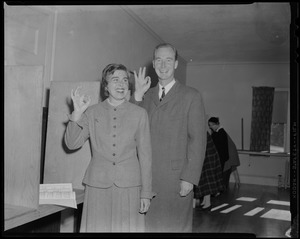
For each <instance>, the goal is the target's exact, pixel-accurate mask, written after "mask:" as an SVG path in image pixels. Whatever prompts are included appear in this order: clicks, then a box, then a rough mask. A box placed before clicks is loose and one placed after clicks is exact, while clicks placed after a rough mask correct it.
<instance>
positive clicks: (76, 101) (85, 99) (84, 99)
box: [71, 86, 91, 121]
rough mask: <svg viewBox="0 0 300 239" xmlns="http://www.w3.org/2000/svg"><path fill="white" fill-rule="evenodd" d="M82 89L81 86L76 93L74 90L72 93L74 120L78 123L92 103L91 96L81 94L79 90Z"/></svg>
mask: <svg viewBox="0 0 300 239" xmlns="http://www.w3.org/2000/svg"><path fill="white" fill-rule="evenodd" d="M80 88H81V86H79V87H77V88H76V90H75V91H74V90H73V89H72V91H71V98H72V101H73V106H74V111H73V113H72V118H73V120H74V121H77V120H79V119H80V117H81V115H82V114H83V112H84V111H85V110H86V109H87V108H88V106H89V105H90V103H91V97H90V96H87V95H80V94H79V92H78V90H79V89H80Z"/></svg>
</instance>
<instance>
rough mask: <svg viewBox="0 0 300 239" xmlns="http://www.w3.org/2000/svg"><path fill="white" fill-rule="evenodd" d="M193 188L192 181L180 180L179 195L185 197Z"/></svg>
mask: <svg viewBox="0 0 300 239" xmlns="http://www.w3.org/2000/svg"><path fill="white" fill-rule="evenodd" d="M193 188H194V185H193V184H192V183H189V182H186V181H183V180H181V182H180V192H179V194H180V196H181V197H185V196H187V195H188V194H189V193H190V192H191V191H192V190H193Z"/></svg>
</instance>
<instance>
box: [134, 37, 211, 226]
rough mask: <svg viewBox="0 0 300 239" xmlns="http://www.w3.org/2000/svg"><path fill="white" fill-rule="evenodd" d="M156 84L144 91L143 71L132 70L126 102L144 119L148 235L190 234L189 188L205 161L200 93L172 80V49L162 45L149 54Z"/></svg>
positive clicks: (146, 79) (146, 81) (174, 63)
mask: <svg viewBox="0 0 300 239" xmlns="http://www.w3.org/2000/svg"><path fill="white" fill-rule="evenodd" d="M153 57H154V59H153V67H154V69H155V72H156V74H157V76H158V80H159V82H158V84H157V85H156V86H155V87H153V88H151V89H149V88H150V85H151V79H150V77H145V67H143V68H140V69H139V72H135V71H134V76H135V92H134V94H133V99H132V101H133V102H135V103H136V104H138V105H140V106H142V107H144V108H145V109H146V110H147V112H148V115H149V122H150V131H151V143H152V158H153V161H152V173H153V177H152V185H153V190H154V191H155V192H156V193H157V196H156V197H155V198H154V199H153V200H152V202H151V208H150V209H149V211H148V212H147V215H146V218H145V220H146V231H148V232H192V219H193V198H194V195H193V194H194V193H193V185H198V182H199V178H200V174H201V170H202V165H203V161H204V157H205V146H206V123H205V110H204V105H203V101H202V97H201V94H200V93H199V92H198V91H197V90H196V89H194V88H191V87H188V86H185V85H183V84H181V83H180V82H179V81H178V80H177V79H175V78H174V73H175V69H176V68H177V66H178V60H177V50H176V49H175V48H174V47H173V46H172V45H171V44H168V43H163V44H160V45H158V46H157V47H156V48H155V49H154V54H153Z"/></svg>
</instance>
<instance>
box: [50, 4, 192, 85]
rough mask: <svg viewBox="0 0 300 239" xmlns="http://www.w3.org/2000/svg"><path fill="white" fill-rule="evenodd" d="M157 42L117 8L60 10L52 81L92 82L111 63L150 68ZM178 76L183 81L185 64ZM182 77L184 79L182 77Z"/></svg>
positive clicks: (182, 62) (151, 69) (158, 40)
mask: <svg viewBox="0 0 300 239" xmlns="http://www.w3.org/2000/svg"><path fill="white" fill-rule="evenodd" d="M158 43H160V39H157V37H156V36H155V35H153V34H152V32H151V31H149V30H148V29H147V28H145V27H144V26H143V25H141V24H140V22H137V21H136V20H135V19H134V18H133V17H132V16H131V15H130V14H128V13H127V12H126V11H124V10H123V9H122V8H121V7H119V6H98V7H96V8H95V9H89V8H84V7H83V8H82V9H81V10H80V11H78V10H66V11H65V10H59V11H58V14H57V24H56V38H55V44H54V45H55V54H54V60H53V62H54V67H53V79H52V80H53V81H95V80H98V79H100V77H101V72H102V70H103V68H104V67H105V66H106V65H107V64H110V63H121V64H124V65H125V66H127V67H128V68H129V69H131V70H132V71H133V70H138V69H139V67H141V66H147V71H148V74H149V75H151V77H152V78H154V77H155V76H156V75H155V73H154V71H153V67H152V63H151V61H152V52H153V49H154V47H155V46H156V45H157V44H158ZM180 65H181V69H180V70H179V72H178V74H179V75H180V76H181V80H182V81H183V82H185V75H186V73H185V72H186V63H185V61H184V60H182V58H180ZM182 76H184V78H183V77H182Z"/></svg>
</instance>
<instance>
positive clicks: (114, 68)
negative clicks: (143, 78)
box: [101, 63, 133, 98]
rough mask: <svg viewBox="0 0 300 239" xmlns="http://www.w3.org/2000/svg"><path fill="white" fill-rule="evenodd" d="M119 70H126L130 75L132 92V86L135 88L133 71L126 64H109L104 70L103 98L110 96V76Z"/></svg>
mask: <svg viewBox="0 0 300 239" xmlns="http://www.w3.org/2000/svg"><path fill="white" fill-rule="evenodd" d="M117 70H122V71H125V72H126V74H127V77H128V89H129V90H130V91H131V92H132V88H133V82H132V79H131V73H130V71H129V70H128V69H127V68H126V66H124V65H122V64H115V63H113V64H109V65H107V66H106V67H105V68H104V69H103V71H102V79H101V92H102V93H103V94H104V96H103V98H107V97H108V95H109V94H108V91H107V84H108V81H107V79H108V77H109V76H110V75H113V74H114V73H115V71H117Z"/></svg>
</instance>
